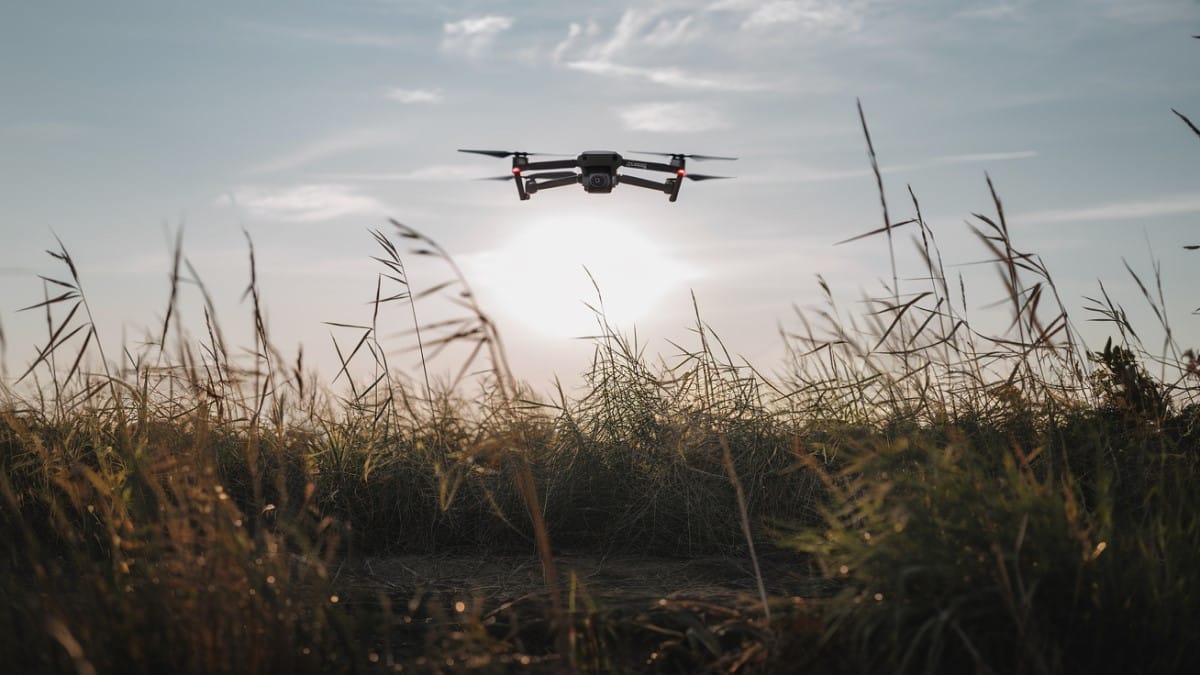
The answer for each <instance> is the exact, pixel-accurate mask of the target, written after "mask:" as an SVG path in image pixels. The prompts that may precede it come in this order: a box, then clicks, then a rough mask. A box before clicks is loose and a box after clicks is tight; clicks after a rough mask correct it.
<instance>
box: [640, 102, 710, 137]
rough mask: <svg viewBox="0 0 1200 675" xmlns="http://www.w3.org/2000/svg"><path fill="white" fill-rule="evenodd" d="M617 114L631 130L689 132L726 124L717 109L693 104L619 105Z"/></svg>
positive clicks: (708, 129) (706, 129)
mask: <svg viewBox="0 0 1200 675" xmlns="http://www.w3.org/2000/svg"><path fill="white" fill-rule="evenodd" d="M617 114H618V116H619V117H620V118H621V122H622V123H623V124H624V125H625V128H626V129H629V130H631V131H653V132H662V133H691V132H701V131H715V130H717V129H725V128H728V127H729V122H728V121H727V120H726V119H725V117H724V116H723V115H721V113H720V112H718V111H716V110H714V109H712V108H710V107H708V106H703V105H698V104H695V103H678V102H675V103H644V104H641V105H635V106H632V107H624V108H620V109H618V111H617Z"/></svg>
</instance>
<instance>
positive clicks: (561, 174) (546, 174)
mask: <svg viewBox="0 0 1200 675" xmlns="http://www.w3.org/2000/svg"><path fill="white" fill-rule="evenodd" d="M517 175H520V176H521V177H522V178H543V179H545V180H553V179H555V178H568V177H571V176H578V175H579V174H577V173H575V172H574V171H542V172H540V173H532V172H531V173H522V174H515V173H510V174H508V175H505V176H484V177H483V178H476V179H475V180H512V179H513V177H514V176H517Z"/></svg>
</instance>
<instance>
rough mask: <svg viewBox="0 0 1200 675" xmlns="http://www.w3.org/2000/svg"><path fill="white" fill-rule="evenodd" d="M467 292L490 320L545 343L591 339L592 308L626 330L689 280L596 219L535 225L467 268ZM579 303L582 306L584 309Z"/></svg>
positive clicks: (683, 269) (660, 253) (649, 247)
mask: <svg viewBox="0 0 1200 675" xmlns="http://www.w3.org/2000/svg"><path fill="white" fill-rule="evenodd" d="M470 267H471V268H472V269H471V272H470V273H471V275H472V277H473V278H474V279H475V281H474V285H475V287H476V290H477V292H478V293H479V294H480V296H481V299H482V300H483V301H484V304H485V306H486V307H489V308H492V309H493V310H494V311H495V312H496V313H497V315H498V317H497V318H499V319H501V320H504V321H505V322H517V323H519V324H520V325H522V326H524V327H525V328H528V329H529V330H531V331H533V332H536V333H539V334H541V335H543V336H547V337H579V336H584V335H594V334H596V331H597V323H596V315H595V313H593V312H592V310H590V309H588V307H587V305H592V306H593V307H597V308H598V307H599V299H598V297H597V294H596V289H595V288H594V287H593V286H592V282H591V280H589V279H588V272H590V273H591V275H592V277H594V278H595V280H596V284H597V285H598V286H599V288H600V294H601V295H600V297H601V298H602V299H603V305H604V311H605V315H606V316H607V318H608V321H609V323H610V324H612V325H614V326H617V327H620V328H622V329H628V328H631V327H632V326H633V324H635V323H636V322H638V321H640V320H642V319H644V318H646V317H647V316H649V315H650V313H651V312H653V311H654V309H655V307H656V306H657V305H658V303H659V302H661V301H662V300H664V299H665V296H667V295H668V294H670V293H672V292H673V291H677V290H680V289H682V288H684V287H685V284H686V283H687V281H688V280H690V279H693V278H695V277H696V276H697V275H696V273H695V270H693V269H692V268H691V267H689V266H688V265H686V264H684V263H683V262H681V261H678V260H675V259H673V258H671V257H670V256H669V255H668V254H667V253H666V252H664V250H663V247H661V246H660V245H658V244H657V243H655V242H654V241H653V240H652V239H651V238H650V237H648V236H646V235H645V234H642V233H640V232H638V231H637V230H636V229H634V228H633V227H630V226H628V225H625V224H620V223H613V222H608V221H605V220H602V219H600V218H598V217H594V216H592V217H589V216H567V217H562V218H558V219H555V220H553V221H544V222H538V223H536V224H534V225H531V226H530V227H528V228H526V229H524V230H522V231H520V232H519V233H518V234H517V235H516V236H515V237H513V239H511V240H510V241H509V242H508V243H506V244H505V245H503V246H502V247H501V248H499V249H497V250H495V251H490V252H487V253H483V254H479V255H477V256H474V257H473V260H471V261H470ZM585 303H586V304H585Z"/></svg>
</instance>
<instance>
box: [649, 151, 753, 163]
mask: <svg viewBox="0 0 1200 675" xmlns="http://www.w3.org/2000/svg"><path fill="white" fill-rule="evenodd" d="M626 152H632V153H634V154H637V155H659V156H661V157H683V158H685V159H698V160H700V161H704V160H706V159H724V160H729V161H733V160H736V159H737V157H718V156H717V155H685V154H682V153H678V152H650V151H649V150H627V151H626Z"/></svg>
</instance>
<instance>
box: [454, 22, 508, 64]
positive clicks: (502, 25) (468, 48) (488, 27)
mask: <svg viewBox="0 0 1200 675" xmlns="http://www.w3.org/2000/svg"><path fill="white" fill-rule="evenodd" d="M512 25H513V20H512V18H510V17H507V16H496V15H488V16H476V17H468V18H466V19H461V20H459V21H448V22H446V23H445V24H443V25H442V50H443V51H446V52H451V53H457V54H462V55H465V56H468V57H472V58H475V57H479V56H482V55H483V53H484V52H485V51H487V49H488V48H489V47H491V45H492V43H493V42H495V40H496V36H497V35H499V34H500V33H503V32H504V31H506V30H508V29H509V28H511V27H512Z"/></svg>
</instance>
